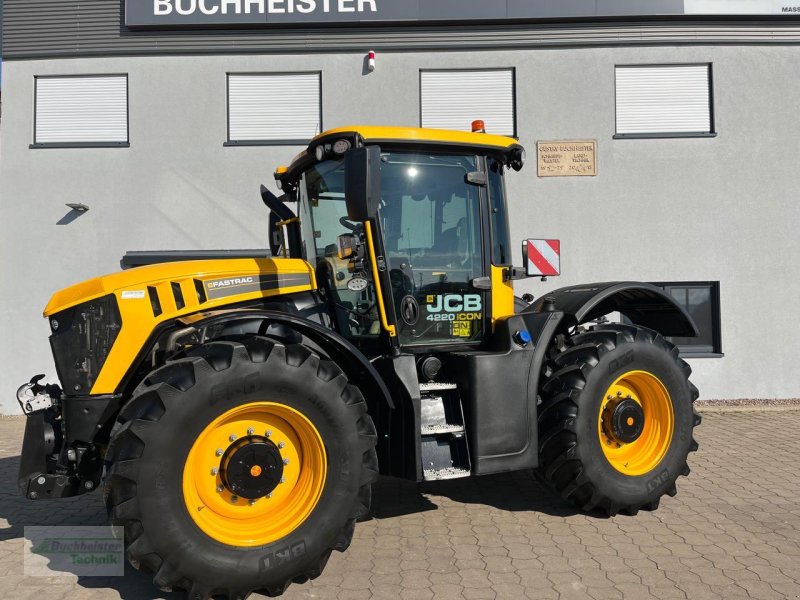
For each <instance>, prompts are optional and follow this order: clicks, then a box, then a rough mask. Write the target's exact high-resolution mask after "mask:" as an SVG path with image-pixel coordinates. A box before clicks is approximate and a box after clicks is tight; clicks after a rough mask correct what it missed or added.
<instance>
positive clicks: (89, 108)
mask: <svg viewBox="0 0 800 600" xmlns="http://www.w3.org/2000/svg"><path fill="white" fill-rule="evenodd" d="M35 118H36V125H35V132H34V142H35V143H36V144H72V143H77V144H82V143H83V144H92V143H127V142H128V77H127V76H126V75H107V76H106V75H104V76H90V77H85V76H78V77H37V78H36V117H35Z"/></svg>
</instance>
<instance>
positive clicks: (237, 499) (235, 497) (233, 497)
mask: <svg viewBox="0 0 800 600" xmlns="http://www.w3.org/2000/svg"><path fill="white" fill-rule="evenodd" d="M238 501H239V496H231V502H238Z"/></svg>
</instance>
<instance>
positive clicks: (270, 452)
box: [219, 435, 283, 500]
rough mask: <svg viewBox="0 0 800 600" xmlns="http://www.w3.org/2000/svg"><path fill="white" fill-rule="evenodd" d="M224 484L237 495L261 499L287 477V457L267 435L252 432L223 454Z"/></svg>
mask: <svg viewBox="0 0 800 600" xmlns="http://www.w3.org/2000/svg"><path fill="white" fill-rule="evenodd" d="M219 473H220V479H221V480H222V484H223V485H224V486H225V487H226V488H227V489H228V490H229V491H230V492H231V493H233V494H235V495H236V496H240V497H241V498H246V499H248V500H258V499H259V498H263V497H264V496H266V495H267V494H269V493H271V492H272V491H273V490H274V489H275V488H276V487H278V484H280V483H281V477H283V457H282V456H281V453H280V450H279V449H278V447H277V446H276V445H275V444H273V443H272V442H271V441H270V440H269V439H267V438H266V437H262V436H258V435H251V436H248V437H244V438H241V439H239V440H238V441H236V442H234V443H233V444H231V445H230V446H229V447H228V450H227V451H226V452H225V454H224V455H223V457H222V461H221V466H220V471H219Z"/></svg>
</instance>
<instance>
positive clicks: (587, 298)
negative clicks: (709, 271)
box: [526, 281, 699, 337]
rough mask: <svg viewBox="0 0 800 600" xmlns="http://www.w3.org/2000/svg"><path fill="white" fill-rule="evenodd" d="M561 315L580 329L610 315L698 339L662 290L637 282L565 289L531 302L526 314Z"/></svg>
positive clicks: (684, 315) (684, 314)
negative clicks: (620, 314) (618, 314)
mask: <svg viewBox="0 0 800 600" xmlns="http://www.w3.org/2000/svg"><path fill="white" fill-rule="evenodd" d="M548 310H556V311H561V312H563V313H564V314H565V317H566V321H565V322H567V323H571V324H573V325H580V324H582V323H586V322H587V321H592V320H594V319H597V318H598V317H602V316H603V315H607V314H608V313H612V312H620V313H622V314H623V315H625V316H626V317H628V318H629V319H630V320H631V322H632V323H634V324H635V325H639V326H641V327H647V328H648V329H653V330H655V331H657V332H658V333H660V334H661V335H665V336H679V337H697V335H698V334H699V332H698V330H697V326H696V325H695V323H694V321H693V320H692V317H690V316H689V313H687V312H686V310H685V309H684V308H683V307H682V306H680V305H679V304H678V303H677V302H676V301H675V300H674V299H673V298H672V297H671V296H669V295H668V294H667V293H666V292H664V290H662V289H661V288H658V287H656V286H654V285H651V284H649V283H642V282H637V281H626V282H611V283H591V284H588V285H578V286H572V287H564V288H561V289H558V290H555V291H554V292H551V293H549V294H546V295H545V296H542V297H541V298H539V299H538V300H537V301H536V302H534V303H533V304H532V305H531V306H530V307H529V308H528V309H527V310H526V312H528V311H530V312H541V311H548Z"/></svg>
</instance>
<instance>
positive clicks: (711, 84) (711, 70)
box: [612, 61, 717, 140]
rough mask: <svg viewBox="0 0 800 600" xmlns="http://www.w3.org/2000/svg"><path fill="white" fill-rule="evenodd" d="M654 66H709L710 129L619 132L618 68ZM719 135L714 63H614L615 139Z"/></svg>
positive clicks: (708, 136) (711, 136)
mask: <svg viewBox="0 0 800 600" xmlns="http://www.w3.org/2000/svg"><path fill="white" fill-rule="evenodd" d="M636 67H641V68H654V67H707V68H708V126H709V129H710V131H707V132H701V131H683V132H681V131H674V132H651V133H619V120H618V117H619V110H618V104H617V102H618V100H619V99H618V98H617V69H619V68H623V69H624V68H636ZM715 137H717V123H716V114H715V110H714V63H712V62H711V61H709V62H690V63H623V64H615V65H614V136H613V138H612V139H615V140H649V139H671V138H675V139H681V138H715Z"/></svg>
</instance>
